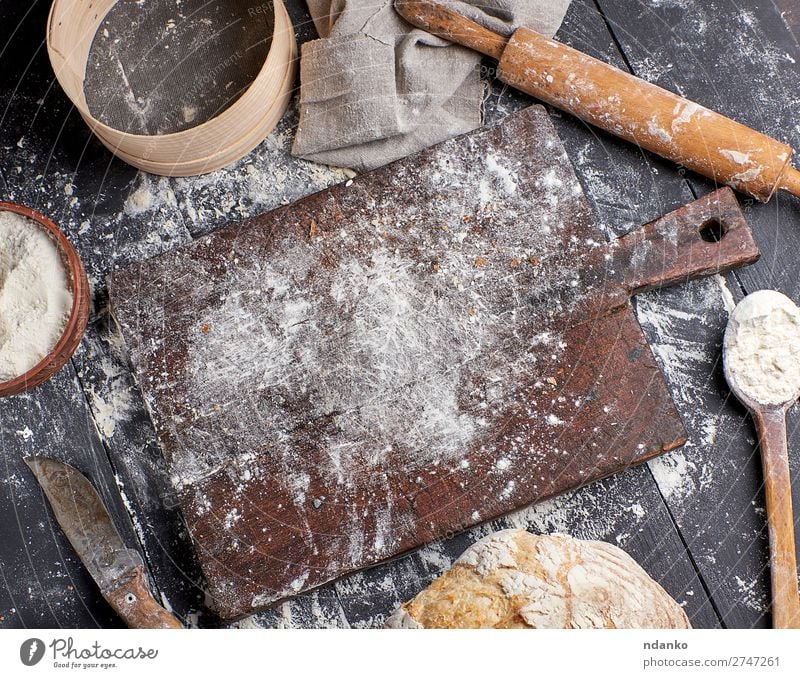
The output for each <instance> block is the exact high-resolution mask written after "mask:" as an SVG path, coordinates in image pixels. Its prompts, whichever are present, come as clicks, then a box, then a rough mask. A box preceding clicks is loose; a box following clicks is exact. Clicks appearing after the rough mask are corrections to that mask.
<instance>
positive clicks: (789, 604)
mask: <svg viewBox="0 0 800 678" xmlns="http://www.w3.org/2000/svg"><path fill="white" fill-rule="evenodd" d="M786 409H787V408H786V407H785V406H777V407H763V406H756V407H755V408H754V409H753V418H754V419H755V422H756V428H757V429H758V438H759V444H760V446H761V463H762V466H763V468H764V494H765V495H766V501H767V521H768V526H769V556H770V577H771V580H772V625H773V627H774V628H776V629H800V597H799V595H798V589H797V559H796V558H795V543H794V514H793V513H792V482H791V478H790V476H789V451H788V448H787V444H786Z"/></svg>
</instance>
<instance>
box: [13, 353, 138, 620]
mask: <svg viewBox="0 0 800 678" xmlns="http://www.w3.org/2000/svg"><path fill="white" fill-rule="evenodd" d="M0 454H2V465H3V466H2V468H3V471H2V489H0V515H3V516H4V519H3V520H2V521H0V544H2V558H0V580H1V582H0V627H7V628H17V627H34V628H41V627H45V628H47V627H54V628H61V627H66V628H75V627H78V628H92V627H98V626H99V627H108V626H111V627H115V626H119V625H120V622H119V620H118V618H117V617H116V615H115V614H114V612H113V611H112V610H111V609H110V608H109V607H108V606H107V605H106V604H105V602H104V601H103V599H102V598H101V597H100V595H99V591H98V590H97V588H96V586H95V585H94V583H93V582H92V580H91V578H90V577H89V574H88V573H87V572H86V570H85V569H84V568H83V566H82V565H81V563H80V561H79V560H78V559H77V556H76V555H75V553H74V552H73V550H72V547H71V546H70V544H69V542H68V541H67V540H66V538H65V537H64V535H63V533H62V532H61V529H60V528H59V526H58V523H56V522H55V519H54V518H53V517H52V513H51V512H50V510H49V505H48V504H47V500H46V499H45V497H44V495H43V494H42V492H41V489H40V488H39V485H38V483H37V482H36V479H35V478H34V476H33V474H32V473H31V472H30V470H29V469H28V467H27V466H26V465H25V464H24V462H23V459H24V458H25V457H27V456H30V455H34V454H41V455H46V456H50V457H55V458H57V459H62V460H64V461H67V462H69V463H71V464H73V465H75V466H76V467H78V468H79V469H80V470H81V471H82V472H84V473H85V474H86V475H87V476H88V477H89V478H90V480H91V481H92V482H93V484H94V485H95V487H96V488H97V490H98V492H99V493H100V495H101V496H102V498H103V501H104V503H105V504H106V506H107V507H108V509H109V511H110V513H111V515H112V517H113V519H114V522H115V523H116V525H117V527H118V528H119V530H120V533H121V534H122V536H123V538H124V539H125V541H126V543H128V544H130V545H131V546H134V545H136V537H135V535H134V533H133V531H132V529H131V525H130V520H129V519H128V515H127V513H126V511H125V508H124V506H123V505H122V504H121V502H120V501H119V493H118V488H117V484H116V482H115V480H114V474H113V472H112V470H111V467H110V464H109V462H108V457H107V456H106V454H105V451H104V450H103V447H102V445H101V444H100V443H99V441H98V439H97V434H96V431H95V429H94V424H93V422H92V419H91V417H90V415H89V412H88V410H87V407H86V400H85V398H84V394H83V391H82V390H81V388H80V385H79V384H78V381H77V379H76V377H75V373H74V371H73V370H72V368H71V367H67V368H65V369H64V370H62V371H61V372H60V373H59V374H58V375H57V376H56V377H55V378H53V379H52V380H50V381H49V382H48V383H46V384H44V385H42V386H40V387H39V388H38V389H36V390H35V391H33V392H31V393H29V394H27V395H20V396H15V397H12V398H5V399H2V400H0Z"/></svg>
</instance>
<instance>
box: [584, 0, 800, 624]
mask: <svg viewBox="0 0 800 678" xmlns="http://www.w3.org/2000/svg"><path fill="white" fill-rule="evenodd" d="M599 4H600V6H601V7H602V9H603V11H604V13H605V14H606V16H607V18H608V20H609V22H610V24H611V27H612V30H613V31H614V34H615V36H616V38H617V40H618V41H619V43H620V44H621V45H622V47H623V49H624V51H625V55H626V58H627V59H628V61H629V63H630V64H631V65H632V66H633V70H634V72H635V73H636V74H637V75H640V76H642V77H644V78H646V79H648V80H650V81H652V82H655V83H657V84H660V85H662V86H664V87H666V88H668V89H672V90H673V91H677V92H679V93H681V94H684V95H685V96H687V97H689V98H691V99H694V100H695V101H698V102H699V103H702V104H704V105H707V106H709V107H711V108H715V109H717V110H719V111H721V112H723V113H725V114H728V115H730V116H731V117H734V118H735V119H737V120H739V121H741V122H744V123H745V124H748V125H751V126H753V127H755V128H756V129H760V130H762V131H764V132H766V133H768V134H771V135H772V136H775V137H777V138H779V139H783V140H786V141H788V142H789V143H793V144H795V145H796V144H797V142H798V141H800V138H798V137H799V136H800V130H798V126H797V119H796V111H797V110H798V103H800V70H798V68H797V65H796V61H797V59H798V58H800V53H798V49H797V43H796V40H795V39H794V38H793V36H791V34H790V33H789V31H788V30H787V28H786V25H785V24H784V23H783V21H782V20H781V17H780V16H779V14H778V12H777V11H776V9H775V6H774V5H773V3H771V2H763V1H761V0H754V1H753V2H749V3H747V6H746V7H744V8H743V7H742V6H741V4H740V3H735V2H732V1H725V2H719V3H715V4H714V6H713V8H712V7H709V6H707V5H705V4H704V3H700V2H696V3H690V7H689V8H688V9H687V8H686V7H681V8H678V7H677V6H671V5H668V3H665V4H659V5H658V6H655V5H645V4H642V3H637V2H634V1H631V0H625V1H617V2H606V1H605V0H600V3H599ZM664 35H669V36H670V39H669V40H668V41H667V40H664ZM689 179H690V182H691V184H692V187H693V189H694V190H695V191H696V192H698V193H703V192H706V191H709V190H711V189H712V188H713V186H712V185H711V183H710V182H708V181H706V180H704V179H702V178H700V177H697V176H694V175H690V177H689ZM743 202H744V204H745V206H746V208H747V214H748V219H749V221H750V223H751V226H752V227H753V228H754V230H755V232H756V235H757V237H758V240H759V245H760V247H761V249H762V260H761V261H760V262H759V263H758V264H756V265H754V266H752V267H749V268H747V269H743V270H741V271H739V272H737V273H736V276H735V280H737V281H739V283H740V286H741V287H743V288H744V289H745V290H748V291H755V290H756V289H761V288H775V289H779V290H781V291H783V292H785V293H787V294H789V295H790V296H792V297H793V298H794V299H795V300H797V299H798V297H800V286H799V283H798V278H797V261H796V257H794V256H793V254H792V253H793V252H796V251H797V248H798V245H800V203H798V201H797V200H796V199H794V198H786V197H780V198H778V199H775V200H773V201H772V202H771V203H770V204H768V205H757V204H753V202H752V201H748V200H746V199H744V201H743ZM729 279H730V278H729ZM736 287H737V286H736V285H735V284H734V285H732V288H733V289H734V291H738V290H736ZM679 294H680V292H677V291H675V292H665V293H663V294H661V295H660V296H658V297H654V298H658V300H659V303H661V304H666V306H668V307H671V306H673V304H675V303H676V302H678V301H679V300H677V299H675V295H679ZM694 301H695V302H696V301H698V300H697V299H695V300H694ZM676 308H679V306H676ZM698 308H700V309H701V310H702V311H703V313H702V315H701V314H696V315H697V317H694V318H692V317H691V316H686V317H679V316H677V315H676V314H673V317H672V318H671V319H669V317H668V316H667V317H666V318H667V319H664V318H662V319H660V320H659V319H657V318H656V317H655V315H656V314H655V313H649V314H648V316H649V318H650V319H651V320H652V322H649V323H648V322H645V325H646V329H647V330H649V333H650V335H651V340H652V341H653V342H655V343H656V344H657V345H659V346H660V347H661V354H662V358H663V360H664V361H665V362H669V363H671V371H672V378H673V381H674V383H675V386H676V387H677V388H680V389H681V391H682V394H683V395H684V397H685V398H686V400H687V402H690V403H693V405H694V408H695V409H694V411H695V412H704V413H706V416H704V417H702V418H699V419H698V417H697V415H694V416H693V417H692V418H691V421H688V422H687V423H688V424H689V425H690V428H691V427H692V426H693V427H694V429H695V431H696V435H695V436H693V439H694V440H696V441H699V442H701V443H702V449H699V450H698V452H699V453H700V454H701V459H702V463H700V464H698V463H696V462H695V463H694V466H683V467H681V468H680V469H678V466H677V465H676V466H675V467H673V468H672V469H665V468H662V469H661V472H662V473H663V472H666V471H667V470H669V471H670V472H671V474H672V475H673V476H675V475H676V474H678V472H679V471H680V475H681V477H683V478H684V479H685V481H686V484H687V490H686V491H681V492H677V493H676V492H673V491H672V490H673V489H674V482H671V481H669V480H668V479H666V478H665V477H664V476H662V478H661V479H662V480H665V483H662V488H663V489H664V491H665V496H666V498H667V501H668V503H669V505H670V509H671V511H672V512H673V514H674V515H675V517H676V519H677V521H678V524H679V525H680V527H681V531H682V534H683V535H684V536H685V538H686V540H687V542H688V544H689V547H690V548H691V550H692V552H693V554H694V557H695V558H696V560H697V563H698V565H699V567H700V570H701V572H702V574H703V577H704V579H705V581H706V582H707V584H708V586H709V587H710V589H711V591H712V594H713V596H714V598H715V601H716V602H717V605H718V606H719V609H720V611H721V613H722V614H723V617H724V620H725V622H726V624H728V625H730V626H738V627H751V626H764V625H767V624H768V623H769V617H768V615H767V607H768V600H769V586H768V583H769V582H768V571H767V552H766V542H765V536H766V535H765V521H764V514H763V498H762V496H761V474H760V462H759V459H758V456H757V451H756V450H755V449H754V444H753V438H754V435H755V434H754V432H753V430H752V428H751V424H750V422H749V420H747V419H746V417H745V413H744V411H743V409H742V408H741V407H740V406H739V405H738V404H737V403H735V402H733V401H732V399H729V400H728V402H725V398H727V397H728V395H729V394H728V390H727V387H726V385H725V384H724V379H722V377H721V366H720V363H719V357H720V350H719V343H720V339H721V333H722V331H723V330H724V315H723V316H722V317H721V316H720V315H719V314H717V313H715V312H713V311H712V310H711V309H708V308H707V307H706V306H699V307H698ZM653 310H654V309H651V311H653ZM687 312H689V309H688V307H687ZM703 337H705V342H703V343H701V341H702V340H703ZM715 337H716V342H715V343H716V347H715V350H714V351H713V352H710V353H708V354H707V355H706V356H704V357H703V358H702V359H698V360H693V359H692V355H691V352H692V350H694V351H695V353H696V354H698V356H699V354H700V353H702V352H703V351H704V350H705V349H704V347H707V346H708V344H707V343H706V342H707V341H708V340H711V339H713V338H715ZM681 351H688V352H689V353H690V355H689V357H688V359H687V358H680V357H679V354H680V352H681ZM658 352H659V351H658V350H657V353H658ZM713 362H716V365H715V366H714V367H713V368H712V367H711V365H712V364H713ZM668 371H670V370H669V369H668ZM688 371H693V374H694V375H695V377H696V378H691V375H689V374H688V373H687V372H688ZM705 420H708V421H707V422H706V421H705ZM712 422H713V427H712ZM791 426H792V428H793V430H794V433H793V436H792V447H793V449H794V450H797V449H798V446H800V438H798V436H797V431H796V429H797V417H796V415H793V416H792V421H791ZM704 430H705V431H706V432H708V433H707V434H706V435H704ZM713 431H716V433H715V434H714V435H709V434H710V433H711V432H713ZM678 463H679V464H682V463H683V462H678ZM792 465H793V471H794V473H795V477H797V473H798V470H799V469H798V455H797V453H796V452H794V453H793V454H792ZM672 480H673V481H674V478H673V479H672ZM797 501H798V495H797V492H795V502H797Z"/></svg>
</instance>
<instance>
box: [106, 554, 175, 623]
mask: <svg viewBox="0 0 800 678" xmlns="http://www.w3.org/2000/svg"><path fill="white" fill-rule="evenodd" d="M105 598H106V600H107V601H108V602H109V604H110V605H111V607H113V608H114V610H115V611H116V613H117V614H118V615H119V616H120V617H122V619H124V620H125V623H126V624H127V625H128V628H131V629H182V628H183V624H181V623H180V622H179V621H178V620H177V619H176V618H175V616H174V615H172V614H170V613H169V612H167V610H165V609H164V608H163V607H161V605H159V604H158V603H157V602H156V600H155V598H153V594H152V593H151V592H150V587H149V586H148V584H147V576H146V575H145V573H144V567H138V568H136V570H135V571H134V572H133V575H132V576H131V577H130V578H129V579H127V580H126V581H124V582H122V584H120V586H119V588H116V589H113V590H112V591H107V592H106V593H105Z"/></svg>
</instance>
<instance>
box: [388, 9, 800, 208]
mask: <svg viewBox="0 0 800 678" xmlns="http://www.w3.org/2000/svg"><path fill="white" fill-rule="evenodd" d="M394 7H395V9H396V10H397V13H398V14H400V16H402V17H403V18H404V19H405V20H406V21H408V22H409V23H410V24H412V25H413V26H416V27H417V28H421V29H423V30H425V31H427V32H429V33H432V34H434V35H437V36H439V37H441V38H444V39H445V40H449V41H451V42H456V43H459V44H461V45H464V46H466V47H470V48H472V49H474V50H477V51H478V52H481V53H482V54H485V55H487V56H490V57H493V58H494V59H497V61H498V64H497V77H498V78H499V79H500V80H502V81H503V82H505V83H507V84H509V85H511V86H512V87H515V88H516V89H519V90H521V91H523V92H526V93H527V94H530V95H532V96H534V97H536V98H537V99H539V100H541V101H545V102H547V103H548V104H550V105H552V106H555V107H556V108H560V109H561V110H563V111H567V112H569V113H572V114H573V115H575V116H577V117H578V118H580V119H581V120H585V121H586V122H589V123H591V124H593V125H595V126H596V127H600V128H601V129H604V130H606V131H607V132H610V133H611V134H614V135H615V136H618V137H621V138H623V139H627V140H628V141H630V142H632V143H635V144H637V145H638V146H641V147H642V148H646V149H647V150H648V151H652V152H653V153H656V154H657V155H660V156H661V157H663V158H668V159H669V160H672V161H674V162H676V163H678V164H680V165H683V166H684V167H687V168H689V169H691V170H693V171H695V172H697V173H699V174H702V175H704V176H706V177H708V178H710V179H713V180H714V181H716V182H718V183H720V184H728V185H729V186H731V187H732V188H735V189H737V190H739V191H741V192H742V193H746V194H748V195H751V196H752V197H754V198H756V199H757V200H761V201H763V202H766V201H768V200H769V199H770V198H771V197H772V196H773V195H774V193H775V191H777V190H779V189H782V190H785V191H788V192H789V193H791V194H793V195H796V196H800V172H799V171H798V170H797V169H795V168H794V167H793V166H792V165H791V164H790V160H791V156H792V152H793V151H792V148H791V146H787V145H786V144H784V143H781V142H780V141H777V140H776V139H772V138H770V137H768V136H766V135H765V134H761V133H760V132H756V131H755V130H752V129H750V128H749V127H746V126H745V125H742V124H740V123H738V122H735V121H734V120H731V119H730V118H726V117H725V116H724V115H720V114H719V113H716V112H714V111H712V110H710V109H708V108H705V107H704V106H700V105H698V104H696V103H694V102H692V101H689V100H688V99H684V98H683V97H680V96H678V95H677V94H673V93H672V92H669V91H667V90H665V89H662V88H661V87H657V86H656V85H653V84H652V83H649V82H645V81H644V80H641V79H640V78H637V77H635V76H633V75H631V74H630V73H626V72H624V71H621V70H619V69H618V68H614V67H613V66H610V65H609V64H606V63H604V62H602V61H599V60H597V59H594V58H592V57H590V56H588V55H587V54H584V53H583V52H579V51H578V50H576V49H573V48H571V47H568V46H567V45H564V44H562V43H560V42H557V41H555V40H551V39H550V38H548V37H546V36H544V35H541V34H540V33H536V32H535V31H532V30H530V29H528V28H518V29H517V30H516V31H515V32H514V33H513V35H512V36H511V37H510V38H505V37H504V36H502V35H498V34H497V33H494V32H492V31H490V30H488V29H486V28H484V27H483V26H481V25H479V24H477V23H475V22H474V21H471V20H470V19H467V18H466V17H464V16H462V15H461V14H459V13H458V12H456V11H455V10H453V9H451V8H450V7H446V6H444V5H442V4H441V3H440V2H435V1H434V0H395V3H394Z"/></svg>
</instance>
